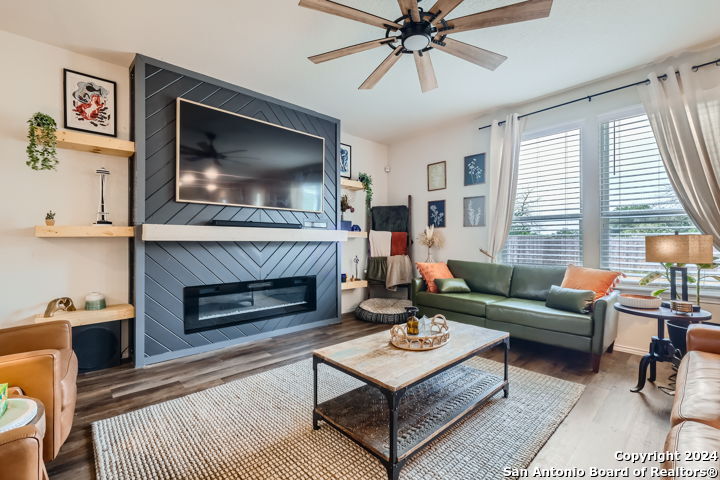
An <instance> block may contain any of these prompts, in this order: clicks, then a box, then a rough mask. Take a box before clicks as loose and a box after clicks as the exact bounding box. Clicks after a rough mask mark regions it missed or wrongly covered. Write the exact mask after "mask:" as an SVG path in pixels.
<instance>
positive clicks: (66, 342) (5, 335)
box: [0, 320, 72, 356]
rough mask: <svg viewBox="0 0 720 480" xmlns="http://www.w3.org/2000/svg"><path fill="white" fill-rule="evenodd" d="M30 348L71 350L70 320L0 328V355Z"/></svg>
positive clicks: (28, 350)
mask: <svg viewBox="0 0 720 480" xmlns="http://www.w3.org/2000/svg"><path fill="white" fill-rule="evenodd" d="M32 350H60V351H67V352H71V351H72V326H71V325H70V322H68V321H67V320H57V321H52V322H46V323H37V324H30V325H21V326H19V327H12V328H4V329H2V330H0V356H2V355H11V354H13V353H22V352H30V351H32ZM69 355H70V354H69V353H68V356H69Z"/></svg>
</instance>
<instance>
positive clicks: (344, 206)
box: [340, 194, 355, 231]
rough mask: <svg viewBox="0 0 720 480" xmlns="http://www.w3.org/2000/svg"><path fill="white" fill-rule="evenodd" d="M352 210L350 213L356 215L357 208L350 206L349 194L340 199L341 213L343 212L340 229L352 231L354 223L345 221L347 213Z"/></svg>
mask: <svg viewBox="0 0 720 480" xmlns="http://www.w3.org/2000/svg"><path fill="white" fill-rule="evenodd" d="M348 210H350V213H355V207H353V206H352V205H350V200H349V199H348V196H347V194H345V195H343V196H342V197H340V211H341V212H342V215H341V220H340V229H341V230H348V231H349V230H350V229H351V228H352V221H350V220H345V212H347V211H348Z"/></svg>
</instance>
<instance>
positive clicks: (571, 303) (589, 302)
mask: <svg viewBox="0 0 720 480" xmlns="http://www.w3.org/2000/svg"><path fill="white" fill-rule="evenodd" d="M594 301H595V292H593V291H592V290H575V289H574V288H562V287H558V286H557V285H553V286H552V287H550V293H548V296H547V300H546V301H545V306H546V307H550V308H556V309H558V310H565V311H567V312H575V313H588V312H589V311H590V310H592V306H593V302H594Z"/></svg>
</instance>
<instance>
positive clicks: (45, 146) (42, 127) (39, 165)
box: [25, 112, 58, 170]
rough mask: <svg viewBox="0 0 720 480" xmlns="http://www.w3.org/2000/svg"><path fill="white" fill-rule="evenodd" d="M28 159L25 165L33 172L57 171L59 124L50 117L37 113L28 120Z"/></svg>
mask: <svg viewBox="0 0 720 480" xmlns="http://www.w3.org/2000/svg"><path fill="white" fill-rule="evenodd" d="M27 123H28V134H27V138H28V146H27V148H26V149H25V151H26V152H27V156H28V159H27V161H26V162H25V164H26V165H27V166H28V167H30V168H32V169H33V170H55V167H56V166H57V164H58V159H57V150H56V147H57V136H56V132H57V124H56V123H55V120H53V118H52V117H51V116H50V115H46V114H44V113H40V112H38V113H36V114H35V115H33V116H32V117H30V120H28V122H27Z"/></svg>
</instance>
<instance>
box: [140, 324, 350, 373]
mask: <svg viewBox="0 0 720 480" xmlns="http://www.w3.org/2000/svg"><path fill="white" fill-rule="evenodd" d="M340 321H341V319H340V318H329V319H326V320H319V321H317V322H312V323H306V324H304V325H298V326H295V327H289V328H282V329H279V330H271V331H269V332H263V333H258V334H257V335H251V336H249V337H241V338H235V339H232V340H226V341H224V342H217V343H211V344H209V345H202V346H199V347H193V348H186V349H184V350H177V351H174V352H168V353H161V354H160V355H154V356H152V357H145V363H144V364H143V365H142V366H143V367H145V366H150V365H154V364H157V363H160V362H166V361H168V360H175V359H176V358H182V357H188V356H190V355H197V354H198V353H206V352H210V351H213V350H220V349H222V348H227V347H234V346H236V345H242V344H243V343H249V342H254V341H257V340H262V339H265V338H270V337H278V336H281V335H286V334H288V333H294V332H300V331H302V330H309V329H311V328H316V327H323V326H326V325H332V324H335V323H340Z"/></svg>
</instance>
